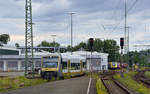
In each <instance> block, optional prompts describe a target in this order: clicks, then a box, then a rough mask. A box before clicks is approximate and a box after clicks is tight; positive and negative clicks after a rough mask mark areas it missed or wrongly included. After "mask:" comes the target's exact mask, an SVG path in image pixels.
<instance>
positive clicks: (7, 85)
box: [0, 76, 46, 92]
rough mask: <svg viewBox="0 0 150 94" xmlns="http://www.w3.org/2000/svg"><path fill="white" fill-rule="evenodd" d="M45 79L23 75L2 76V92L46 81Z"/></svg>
mask: <svg viewBox="0 0 150 94" xmlns="http://www.w3.org/2000/svg"><path fill="white" fill-rule="evenodd" d="M45 82H46V80H43V79H27V78H25V77H23V76H20V77H16V78H8V77H7V78H0V92H6V91H8V90H14V89H17V88H23V87H27V86H33V85H38V84H41V83H45Z"/></svg>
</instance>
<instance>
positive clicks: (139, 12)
mask: <svg viewBox="0 0 150 94" xmlns="http://www.w3.org/2000/svg"><path fill="white" fill-rule="evenodd" d="M127 1H128V2H127V8H128V9H129V8H130V7H131V6H132V4H133V2H134V0H132V1H131V0H127ZM149 3H150V1H149V0H138V2H137V3H136V5H135V6H134V7H133V8H132V10H130V11H129V12H128V16H127V25H128V26H130V27H131V28H130V36H131V37H130V45H131V48H132V49H133V45H135V44H137V43H138V41H140V43H141V44H142V43H143V44H144V43H145V44H148V41H150V39H149V35H150V34H149V32H148V31H149V25H150V24H149V23H150V6H149ZM32 5H33V22H34V23H35V25H34V26H33V31H34V40H35V42H34V45H37V44H39V43H40V42H41V41H42V40H47V41H52V38H51V35H52V34H56V35H57V38H56V40H57V42H59V43H61V44H63V45H69V44H70V15H69V14H68V13H69V12H71V11H72V12H76V14H74V15H73V36H74V45H76V44H78V43H79V42H81V41H86V40H87V39H88V38H90V37H94V38H101V39H115V40H116V41H117V42H118V44H119V38H120V37H123V36H124V29H123V27H124V20H122V21H121V22H120V20H121V19H122V17H123V15H124V1H122V0H32ZM24 7H25V1H24V0H1V1H0V11H1V14H0V33H1V34H2V33H8V34H10V36H11V42H10V43H9V44H11V45H14V43H16V42H18V43H20V44H21V45H24V34H25V9H24ZM119 22H120V24H118V23H119ZM145 25H146V26H147V32H145ZM114 28H116V29H114Z"/></svg>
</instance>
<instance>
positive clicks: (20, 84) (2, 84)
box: [0, 72, 83, 92]
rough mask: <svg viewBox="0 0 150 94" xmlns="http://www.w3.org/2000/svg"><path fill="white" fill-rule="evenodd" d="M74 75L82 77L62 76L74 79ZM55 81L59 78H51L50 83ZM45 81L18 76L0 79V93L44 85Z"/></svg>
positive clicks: (68, 74)
mask: <svg viewBox="0 0 150 94" xmlns="http://www.w3.org/2000/svg"><path fill="white" fill-rule="evenodd" d="M76 75H83V73H78V72H75V73H66V74H64V79H70V78H72V77H76ZM56 80H61V78H60V77H57V78H56V79H55V78H54V77H52V79H51V80H50V81H56ZM46 82H47V80H43V79H42V78H38V79H27V78H26V77H24V76H19V77H16V78H9V77H5V78H0V92H7V91H10V90H15V89H18V88H24V87H28V86H34V85H38V84H42V83H46Z"/></svg>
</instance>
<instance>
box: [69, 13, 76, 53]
mask: <svg viewBox="0 0 150 94" xmlns="http://www.w3.org/2000/svg"><path fill="white" fill-rule="evenodd" d="M69 14H70V16H71V54H72V50H73V20H72V18H73V17H72V15H73V14H75V13H74V12H71V13H69Z"/></svg>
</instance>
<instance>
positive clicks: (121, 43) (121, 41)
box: [120, 38, 124, 49]
mask: <svg viewBox="0 0 150 94" xmlns="http://www.w3.org/2000/svg"><path fill="white" fill-rule="evenodd" d="M120 46H121V49H123V46H124V38H120Z"/></svg>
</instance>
